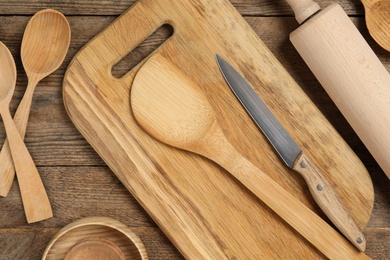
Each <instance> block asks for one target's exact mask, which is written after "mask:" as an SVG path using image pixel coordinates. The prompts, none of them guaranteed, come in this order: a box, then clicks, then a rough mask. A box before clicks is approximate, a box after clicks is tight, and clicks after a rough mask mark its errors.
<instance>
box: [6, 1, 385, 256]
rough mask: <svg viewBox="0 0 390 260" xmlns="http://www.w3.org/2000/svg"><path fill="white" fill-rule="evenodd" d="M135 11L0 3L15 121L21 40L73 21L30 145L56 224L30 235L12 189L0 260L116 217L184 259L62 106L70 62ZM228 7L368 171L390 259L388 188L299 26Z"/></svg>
mask: <svg viewBox="0 0 390 260" xmlns="http://www.w3.org/2000/svg"><path fill="white" fill-rule="evenodd" d="M156 1H158V0H156ZM134 2H135V1H134V0H127V1H124V0H122V1H121V0H120V1H97V0H90V1H82V0H75V1H48V0H45V1H16V0H11V1H9V0H7V1H6V0H0V6H1V8H0V41H2V42H3V43H5V44H6V45H7V46H8V47H9V49H10V50H11V52H12V54H13V55H14V57H15V60H16V65H17V68H18V78H17V87H16V91H15V95H14V98H13V101H12V103H11V112H12V113H14V112H15V110H16V107H17V105H18V104H19V102H20V100H21V98H22V96H23V93H24V90H25V87H26V85H27V78H26V74H25V72H24V70H23V66H22V63H21V59H20V54H19V52H20V44H21V39H22V36H23V32H24V29H25V26H26V24H27V22H28V20H29V19H30V17H31V16H32V15H33V14H34V13H36V12H38V11H39V10H41V9H44V8H54V9H57V10H59V11H61V12H63V13H64V14H65V15H66V16H67V18H68V20H69V23H70V26H71V28H72V41H71V46H70V50H69V52H68V55H67V57H66V59H65V62H64V64H63V65H62V66H61V67H60V69H59V70H58V71H56V72H55V73H53V74H52V75H50V76H49V77H47V78H46V79H44V80H43V81H42V82H41V83H40V84H39V86H38V87H37V90H36V92H35V96H34V100H33V105H32V108H31V114H30V121H29V126H28V129H27V134H26V139H25V142H26V145H27V147H28V149H29V151H30V153H31V155H32V157H33V158H34V160H35V163H36V164H37V166H38V170H39V172H40V174H41V177H42V179H43V182H44V184H45V186H46V188H47V192H48V195H49V197H50V200H51V202H52V206H53V210H54V217H53V218H51V219H49V220H46V221H42V222H40V223H35V224H30V225H28V224H27V222H26V219H25V216H24V212H23V208H22V202H21V198H20V194H19V187H18V183H17V181H16V180H15V181H14V184H13V186H12V189H11V191H10V193H9V195H8V197H6V198H0V209H1V215H0V259H40V257H41V256H42V253H43V251H44V249H45V247H46V245H47V244H48V242H49V241H50V239H51V238H52V237H53V236H54V234H55V233H56V232H58V231H59V230H60V229H61V228H62V227H63V226H65V225H66V224H68V223H70V222H72V221H75V220H77V219H80V218H83V217H88V216H108V217H113V218H115V219H117V220H119V221H121V222H123V223H125V224H126V225H128V226H130V227H131V228H132V229H134V231H135V232H136V233H137V234H139V236H140V237H141V239H142V240H143V242H144V243H145V246H146V248H147V250H148V254H149V256H150V258H151V259H181V258H182V256H181V255H180V253H179V252H178V251H177V250H176V249H175V247H174V246H173V245H172V244H171V243H170V241H169V240H168V239H167V238H166V237H165V235H164V234H163V232H162V231H161V230H160V229H159V228H158V227H157V226H156V224H155V223H154V222H153V220H152V219H151V218H150V217H149V216H148V215H147V214H146V212H145V211H144V210H143V209H142V207H141V206H140V205H139V204H138V203H137V202H136V200H135V199H134V198H133V197H132V195H131V194H130V193H129V192H128V191H127V190H126V189H125V188H124V186H123V185H122V184H121V183H120V182H119V180H118V179H117V178H116V176H115V175H114V174H113V173H112V172H111V171H110V169H109V168H108V167H107V166H106V165H105V163H104V162H103V161H102V160H101V159H100V158H99V156H98V155H97V154H96V153H95V152H94V150H93V149H92V148H91V147H90V145H89V144H88V143H87V142H86V141H85V139H84V138H83V137H82V136H81V135H80V134H79V132H78V131H77V130H76V128H75V127H74V126H73V124H72V122H71V121H70V120H69V118H68V116H67V114H66V111H65V108H64V105H63V101H62V93H61V92H62V79H63V76H64V73H65V70H66V67H67V65H68V64H69V62H70V60H71V59H72V57H73V56H74V55H75V54H76V52H77V51H78V50H80V48H81V47H82V46H83V45H84V44H86V43H87V42H88V41H89V40H90V39H91V38H92V37H93V36H94V35H96V34H97V33H99V32H100V31H101V30H102V29H104V28H105V27H106V26H108V25H109V24H110V23H111V22H112V21H113V20H114V19H115V18H116V17H117V16H118V15H120V14H121V13H123V12H124V11H125V10H126V9H127V8H129V7H130V6H131V5H132V4H134ZM231 2H232V4H233V5H234V6H235V7H236V8H237V9H238V11H239V12H240V13H241V14H242V15H243V16H244V17H245V19H246V20H247V22H248V23H249V24H250V25H251V27H252V28H253V29H254V30H255V31H256V33H257V34H258V35H259V37H260V38H261V39H262V40H263V41H264V42H265V43H266V45H267V46H268V47H269V48H270V50H271V51H272V52H273V53H274V55H275V56H276V57H277V58H278V59H279V60H280V61H281V62H282V64H283V65H284V66H285V67H286V69H287V70H288V71H289V72H290V73H291V75H292V76H293V77H294V78H295V80H296V81H297V82H298V83H299V84H300V86H301V87H302V88H303V89H304V90H305V91H306V93H307V94H308V95H309V96H310V98H312V100H313V101H314V102H315V104H316V105H317V106H318V107H319V108H320V110H321V111H322V112H323V113H324V115H325V116H326V117H327V118H328V119H329V121H330V122H331V123H332V124H333V126H334V127H335V128H336V129H337V130H338V131H339V132H340V134H341V135H342V136H343V138H344V139H345V140H346V141H347V143H348V144H349V145H350V146H351V147H352V149H353V150H354V151H355V152H356V153H357V155H358V156H359V157H360V158H361V160H362V161H363V163H364V164H365V166H366V167H367V169H368V171H369V173H370V175H371V177H372V180H373V183H374V188H375V206H374V210H373V214H372V218H371V220H370V222H369V224H368V226H367V227H366V229H365V230H364V233H365V235H366V238H367V250H366V253H367V254H368V255H369V256H371V257H372V258H373V259H390V181H389V180H388V178H387V177H386V175H385V174H384V173H383V172H382V171H381V169H380V168H379V167H378V165H377V163H376V162H375V161H374V160H373V158H372V157H371V155H370V154H369V153H368V151H367V150H366V148H365V147H364V146H363V144H362V143H361V141H360V140H359V139H358V137H357V136H356V134H355V133H354V132H353V130H352V129H351V128H350V126H349V125H348V123H347V122H346V121H345V119H344V118H343V117H342V115H341V114H340V112H339V111H338V109H337V107H336V106H335V105H334V104H333V103H332V101H331V100H330V98H329V97H328V96H327V94H326V93H325V91H324V90H323V88H322V87H321V86H320V85H319V83H318V82H317V81H316V79H315V78H314V76H313V75H312V74H311V72H310V71H309V69H308V68H307V67H306V65H305V64H304V62H303V61H302V59H301V58H300V57H299V56H298V54H297V52H296V51H295V49H294V48H293V47H292V45H291V43H290V42H289V40H288V35H289V33H290V32H292V31H293V30H294V29H295V28H296V27H297V26H298V25H297V23H296V22H295V19H294V18H293V14H292V11H291V9H290V7H289V6H288V5H287V4H286V3H285V1H284V0H276V1H270V0H232V1H231ZM317 2H318V3H319V4H320V6H321V7H325V6H328V5H329V4H330V2H331V1H325V0H322V1H317ZM338 2H339V3H340V4H341V5H342V6H343V8H344V10H345V11H346V12H347V13H348V14H349V15H350V16H351V19H352V20H353V22H354V23H355V24H356V25H357V27H358V29H359V30H360V31H361V32H362V34H363V35H364V36H365V38H366V39H367V41H368V42H369V44H370V45H371V46H372V48H373V49H374V51H375V52H376V53H377V55H378V56H379V58H380V59H381V60H382V62H383V63H384V64H385V66H386V67H387V68H388V69H389V70H390V53H389V52H386V51H385V50H383V49H381V48H380V47H379V46H378V45H377V44H376V43H375V42H374V41H373V40H372V38H371V37H370V36H369V34H368V32H367V29H366V27H365V21H364V9H363V6H362V4H361V3H360V1H357V0H340V1H338ZM167 34H169V31H167V30H164V29H163V30H162V31H159V32H158V33H157V34H155V35H153V36H152V37H150V38H149V39H148V40H146V41H145V42H144V43H143V44H142V45H141V46H140V47H139V48H138V49H136V50H135V51H134V52H133V53H132V54H131V55H130V56H131V57H128V58H126V59H125V62H122V63H121V64H120V65H119V66H118V67H117V68H115V72H114V73H117V74H124V73H125V72H126V71H128V70H129V69H131V67H132V66H134V64H135V63H136V60H141V59H142V58H143V57H145V55H146V54H145V53H149V52H150V51H151V50H153V49H154V48H156V45H157V44H158V42H159V40H161V39H163V38H164V37H166V35H167ZM4 138H5V131H4V128H3V124H2V122H0V144H2V143H3V140H4ZM0 167H1V166H0ZM124 167H126V166H125V165H124Z"/></svg>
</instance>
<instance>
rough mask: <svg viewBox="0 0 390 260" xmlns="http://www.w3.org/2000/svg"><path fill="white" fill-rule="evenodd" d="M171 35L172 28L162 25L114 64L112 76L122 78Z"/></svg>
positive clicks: (168, 25)
mask: <svg viewBox="0 0 390 260" xmlns="http://www.w3.org/2000/svg"><path fill="white" fill-rule="evenodd" d="M172 35H173V27H172V26H171V25H170V24H163V25H162V26H160V27H159V28H158V29H157V30H155V31H154V32H153V33H152V34H151V35H150V36H149V37H147V38H146V39H145V40H144V41H143V42H142V43H141V44H140V45H138V46H137V47H136V48H135V49H133V50H132V51H130V52H129V53H128V54H127V55H126V56H125V57H123V59H121V60H120V61H119V62H118V63H116V64H115V65H114V66H113V67H112V69H111V73H112V75H113V76H114V77H116V78H122V77H123V76H125V75H126V74H127V73H128V72H129V71H130V70H131V69H133V68H134V67H135V66H136V65H138V64H139V63H140V62H141V61H142V60H144V59H145V58H146V57H148V56H149V55H150V54H151V53H152V52H153V51H155V50H156V49H158V48H159V47H160V46H161V45H163V44H164V43H165V42H166V41H167V40H168V39H169V38H170V37H171V36H172Z"/></svg>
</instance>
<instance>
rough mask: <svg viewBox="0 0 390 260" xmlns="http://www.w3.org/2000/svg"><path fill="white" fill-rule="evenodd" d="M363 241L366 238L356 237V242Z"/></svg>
mask: <svg viewBox="0 0 390 260" xmlns="http://www.w3.org/2000/svg"><path fill="white" fill-rule="evenodd" d="M363 241H364V239H363V238H361V237H358V238H357V239H356V242H358V244H361V243H363Z"/></svg>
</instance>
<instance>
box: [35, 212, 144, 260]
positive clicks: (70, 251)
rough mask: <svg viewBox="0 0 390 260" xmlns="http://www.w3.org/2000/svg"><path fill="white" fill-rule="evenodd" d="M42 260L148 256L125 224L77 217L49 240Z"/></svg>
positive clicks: (97, 218) (123, 259)
mask: <svg viewBox="0 0 390 260" xmlns="http://www.w3.org/2000/svg"><path fill="white" fill-rule="evenodd" d="M42 259H43V260H53V259H65V260H76V259H82V260H89V259H91V260H92V259H93V260H100V259H102V260H103V259H110V260H111V259H112V260H125V259H132V260H133V259H141V260H146V259H148V256H147V253H146V249H145V246H144V244H143V243H142V241H141V239H140V238H139V237H138V235H136V234H135V233H134V232H133V231H132V230H131V229H130V228H129V227H127V226H126V225H125V224H123V223H121V222H119V221H117V220H115V219H112V218H108V217H88V218H83V219H79V220H77V221H75V222H72V223H71V224H69V225H67V226H65V227H64V228H62V229H61V230H60V231H59V232H58V233H57V234H56V235H55V236H54V237H53V239H52V240H51V241H50V243H49V244H48V246H47V247H46V250H45V252H44V254H43V257H42Z"/></svg>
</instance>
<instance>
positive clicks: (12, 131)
mask: <svg viewBox="0 0 390 260" xmlns="http://www.w3.org/2000/svg"><path fill="white" fill-rule="evenodd" d="M15 83H16V66H15V62H14V60H13V57H12V54H11V53H10V51H9V50H8V49H7V47H6V46H5V45H4V44H3V43H1V42H0V84H1V85H0V114H1V116H2V118H3V122H4V126H5V130H6V133H7V137H8V140H9V147H10V149H11V155H12V159H13V164H14V165H15V169H16V175H17V177H18V182H19V186H20V191H21V196H22V201H23V206H24V211H25V213H26V218H27V221H28V223H32V222H36V221H40V220H43V219H47V218H50V217H52V216H53V213H52V210H51V206H50V202H49V199H48V197H47V194H46V191H45V188H44V187H43V184H42V181H41V178H40V177H39V173H38V170H37V168H36V166H35V164H34V161H33V160H32V158H31V156H30V153H29V152H28V150H27V148H26V146H25V144H24V142H23V139H22V138H21V136H20V134H19V132H18V129H17V128H16V126H15V124H14V121H13V120H12V117H11V114H10V111H9V103H10V102H11V99H12V95H13V92H14V90H15Z"/></svg>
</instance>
